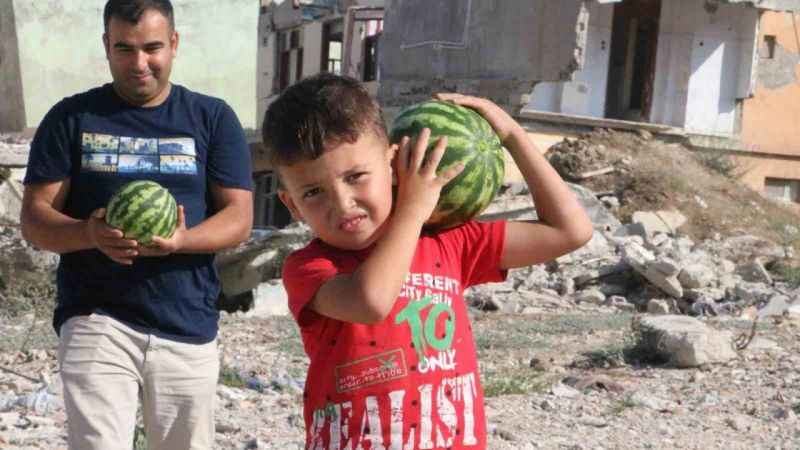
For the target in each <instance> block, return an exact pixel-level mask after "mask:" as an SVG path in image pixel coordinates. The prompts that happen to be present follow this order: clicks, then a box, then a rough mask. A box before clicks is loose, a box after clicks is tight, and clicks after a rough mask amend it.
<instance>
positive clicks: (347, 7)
mask: <svg viewBox="0 0 800 450" xmlns="http://www.w3.org/2000/svg"><path fill="white" fill-rule="evenodd" d="M383 4H384V1H383V0H350V1H347V0H285V1H282V2H277V1H272V0H261V14H260V16H259V24H258V35H259V51H258V63H257V65H258V75H259V76H258V86H257V96H258V99H259V102H258V123H259V124H261V122H262V121H263V118H264V113H265V112H266V110H267V107H268V106H269V103H270V102H271V101H272V100H273V99H275V98H277V96H278V95H279V94H280V93H281V92H282V91H283V90H284V89H286V88H287V87H288V86H289V85H291V84H292V83H294V82H296V81H298V80H300V79H301V78H303V77H307V76H309V75H313V74H316V73H319V72H331V73H336V74H341V75H349V76H351V77H354V78H357V79H359V80H361V81H363V82H364V83H365V85H366V86H367V89H369V91H370V92H371V93H373V94H374V95H377V90H378V78H379V72H378V48H379V47H378V41H379V38H380V36H381V31H382V29H383ZM253 166H254V179H255V184H256V195H255V226H257V227H261V226H268V225H275V226H283V225H286V224H288V223H289V222H290V221H291V217H290V215H289V212H288V210H286V208H285V207H284V206H283V204H282V203H281V202H280V200H278V197H277V195H276V191H277V179H276V178H275V177H274V176H273V173H272V170H271V168H270V167H269V165H268V164H267V162H266V161H265V158H264V157H263V153H262V152H260V151H259V148H258V147H257V146H256V147H254V154H253Z"/></svg>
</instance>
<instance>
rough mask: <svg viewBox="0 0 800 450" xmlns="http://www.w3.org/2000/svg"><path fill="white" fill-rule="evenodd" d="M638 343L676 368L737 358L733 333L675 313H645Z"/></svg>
mask: <svg viewBox="0 0 800 450" xmlns="http://www.w3.org/2000/svg"><path fill="white" fill-rule="evenodd" d="M639 329H640V336H641V344H642V345H643V346H644V348H646V349H648V350H649V351H650V352H652V353H653V354H658V355H661V356H662V357H663V358H665V359H667V360H668V361H669V363H670V364H672V365H674V366H675V367H679V368H686V367H699V366H702V365H704V364H712V363H724V362H727V361H730V360H732V359H735V358H737V356H738V355H737V354H736V351H734V350H733V347H732V345H731V344H732V342H733V335H732V333H731V332H729V331H715V330H713V329H711V328H709V327H708V326H706V325H705V324H703V323H702V322H700V321H699V320H697V319H694V318H691V317H686V316H678V315H664V316H647V317H644V318H642V320H641V322H640V323H639Z"/></svg>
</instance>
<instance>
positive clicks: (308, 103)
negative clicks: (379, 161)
mask: <svg viewBox="0 0 800 450" xmlns="http://www.w3.org/2000/svg"><path fill="white" fill-rule="evenodd" d="M368 129H371V131H373V132H374V133H375V134H376V135H377V136H378V137H379V138H382V139H385V140H386V142H387V144H388V140H389V139H388V137H387V132H386V123H385V122H384V121H383V112H382V111H381V107H380V106H379V105H378V102H377V101H376V100H375V99H374V98H373V97H372V96H371V95H370V94H369V92H367V90H366V88H364V86H363V85H362V84H361V82H359V81H358V80H356V79H354V78H350V77H345V76H340V75H333V74H330V73H327V72H323V73H320V74H317V75H314V76H311V77H308V78H305V79H303V80H301V81H299V82H297V83H295V84H293V85H292V86H290V87H289V88H288V89H286V91H284V92H283V93H282V94H281V95H280V97H278V99H277V100H275V101H274V102H273V103H272V104H271V105H270V106H269V108H268V109H267V113H266V115H265V116H264V123H263V125H262V127H261V133H262V138H263V142H264V147H265V148H266V151H267V155H268V159H269V162H270V163H271V164H272V166H273V167H277V166H290V165H292V164H295V163H298V162H301V161H309V160H314V159H317V158H319V157H320V156H321V155H322V154H323V152H325V150H327V149H329V148H330V147H332V146H336V145H339V144H342V143H353V142H356V141H357V140H358V138H359V137H360V136H361V135H362V134H363V133H364V131H365V130H368Z"/></svg>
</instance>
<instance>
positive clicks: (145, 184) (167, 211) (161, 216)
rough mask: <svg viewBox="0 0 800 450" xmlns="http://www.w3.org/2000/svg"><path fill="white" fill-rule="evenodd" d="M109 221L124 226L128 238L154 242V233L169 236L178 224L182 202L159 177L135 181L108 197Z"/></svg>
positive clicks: (140, 241)
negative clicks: (179, 201) (177, 199)
mask: <svg viewBox="0 0 800 450" xmlns="http://www.w3.org/2000/svg"><path fill="white" fill-rule="evenodd" d="M106 223H108V225H109V226H111V227H113V228H117V229H120V230H122V231H123V232H124V233H125V238H126V239H134V240H136V241H137V242H139V244H142V245H152V238H153V236H159V237H163V238H169V237H171V236H172V233H174V232H175V228H176V226H177V224H178V205H177V203H176V202H175V198H174V197H173V196H172V194H170V193H169V191H168V190H167V189H166V188H164V187H163V186H161V185H160V184H158V183H156V182H155V181H147V180H141V181H132V182H130V183H127V184H125V185H124V186H122V187H121V188H120V189H119V190H118V191H117V192H116V193H115V194H114V196H112V197H111V200H109V201H108V206H106Z"/></svg>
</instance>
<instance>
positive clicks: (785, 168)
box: [737, 12, 800, 191]
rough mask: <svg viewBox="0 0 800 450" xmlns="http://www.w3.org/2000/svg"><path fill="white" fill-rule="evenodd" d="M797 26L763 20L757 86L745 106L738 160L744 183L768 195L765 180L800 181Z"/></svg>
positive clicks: (776, 18)
mask: <svg viewBox="0 0 800 450" xmlns="http://www.w3.org/2000/svg"><path fill="white" fill-rule="evenodd" d="M797 22H798V20H797V19H796V18H795V17H793V16H792V14H791V13H781V12H765V13H763V14H762V16H761V27H760V32H759V38H758V43H759V52H758V60H757V63H758V84H757V88H756V91H755V95H754V96H753V97H752V98H749V99H747V100H745V101H744V105H743V112H742V134H741V141H742V147H743V148H744V150H745V152H746V153H744V154H740V155H739V156H738V157H737V162H738V163H739V165H740V166H741V167H742V168H743V170H744V175H743V177H742V180H743V181H744V182H745V183H747V184H748V185H750V186H752V187H753V188H755V189H756V190H759V191H763V190H764V186H765V178H779V179H785V180H800V127H798V126H797V124H798V122H800V72H798V63H800V47H798V45H800V44H799V43H798V39H800V35H799V34H798V33H800V32H799V31H798V28H797V26H798V24H797ZM776 155H777V156H776ZM780 155H784V157H782V158H781V157H780ZM769 156H772V157H773V159H768V157H769Z"/></svg>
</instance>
